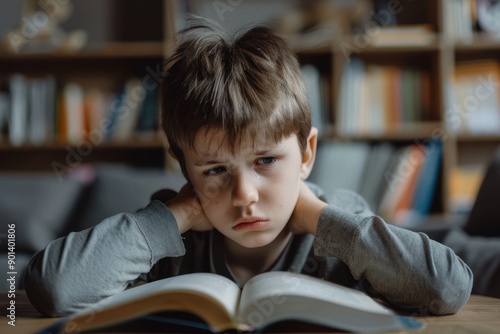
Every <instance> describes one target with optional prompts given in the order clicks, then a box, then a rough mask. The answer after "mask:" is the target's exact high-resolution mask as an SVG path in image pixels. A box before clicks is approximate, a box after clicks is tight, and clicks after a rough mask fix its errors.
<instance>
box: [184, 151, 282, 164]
mask: <svg viewBox="0 0 500 334" xmlns="http://www.w3.org/2000/svg"><path fill="white" fill-rule="evenodd" d="M281 151H282V150H281V147H279V146H277V147H274V148H272V149H265V150H260V151H257V152H255V153H253V155H267V154H276V153H280V152H281ZM205 159H211V158H209V157H207V158H205V157H203V158H202V159H200V161H196V162H194V165H195V166H207V165H219V164H224V163H227V160H214V159H211V160H205Z"/></svg>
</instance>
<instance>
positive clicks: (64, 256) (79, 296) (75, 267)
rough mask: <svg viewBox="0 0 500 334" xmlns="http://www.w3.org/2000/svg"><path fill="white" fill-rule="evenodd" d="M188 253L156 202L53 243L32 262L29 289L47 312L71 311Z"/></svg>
mask: <svg viewBox="0 0 500 334" xmlns="http://www.w3.org/2000/svg"><path fill="white" fill-rule="evenodd" d="M184 253H185V249H184V245H183V242H182V238H181V235H180V232H179V228H178V225H177V223H176V221H175V219H174V216H173V215H172V213H171V211H170V210H169V209H168V208H167V207H166V206H165V204H163V203H162V202H159V201H152V202H151V203H150V204H149V205H148V206H147V207H146V208H144V209H143V210H141V211H139V212H138V213H135V214H118V215H115V216H113V217H110V218H107V219H105V220H104V221H102V222H101V223H100V224H98V225H96V226H95V227H93V228H90V229H87V230H84V231H81V232H76V233H75V232H73V233H70V234H69V235H68V236H67V237H64V238H60V239H57V240H54V241H53V242H51V243H50V244H48V245H47V247H46V248H45V249H44V250H42V251H40V252H39V253H37V254H36V255H35V256H34V257H33V259H32V260H31V262H30V264H29V267H28V271H27V275H26V280H25V289H26V293H27V295H28V297H29V299H30V301H31V303H32V304H33V305H34V306H35V307H36V308H37V309H38V310H39V311H40V312H41V313H43V314H45V315H50V316H61V315H67V314H70V313H73V312H75V311H78V310H79V309H82V308H83V307H87V306H89V305H92V304H94V303H96V302H98V301H99V300H101V299H103V298H106V297H109V296H111V295H114V294H116V293H118V292H120V291H122V290H124V289H125V288H126V287H127V285H128V283H129V281H133V280H135V279H136V278H137V277H138V276H139V275H141V274H142V273H147V272H149V271H150V269H151V268H152V267H153V265H154V264H155V263H156V262H157V261H158V260H159V259H161V258H164V257H174V256H181V255H184Z"/></svg>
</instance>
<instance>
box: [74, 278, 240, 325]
mask: <svg viewBox="0 0 500 334" xmlns="http://www.w3.org/2000/svg"><path fill="white" fill-rule="evenodd" d="M165 291H172V292H179V291H194V292H197V293H199V294H202V295H207V296H209V297H212V298H214V299H216V300H217V301H219V302H220V303H221V304H222V305H223V306H224V308H225V309H226V310H227V311H228V313H229V314H231V315H234V314H236V308H237V303H238V300H239V295H240V289H239V287H238V286H237V285H236V284H235V283H234V282H232V281H231V280H230V279H228V278H226V277H223V276H220V275H216V274H211V273H193V274H186V275H181V276H174V277H170V278H165V279H161V280H158V281H155V282H151V283H146V284H143V285H140V286H137V287H134V288H131V289H129V290H125V291H123V292H121V293H118V294H116V295H114V296H111V297H109V298H106V299H104V300H102V301H101V302H99V303H97V304H96V305H94V306H92V307H91V308H90V311H91V312H95V311H101V310H104V309H108V308H113V307H116V306H118V305H123V304H127V303H132V302H134V301H135V300H138V299H142V298H145V297H147V296H151V295H155V294H157V293H159V292H165ZM84 312H85V311H84ZM79 314H81V313H79Z"/></svg>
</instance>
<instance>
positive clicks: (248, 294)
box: [240, 272, 392, 314]
mask: <svg viewBox="0 0 500 334" xmlns="http://www.w3.org/2000/svg"><path fill="white" fill-rule="evenodd" d="M287 296H298V297H306V298H309V299H315V300H320V301H326V302H331V303H335V304H339V305H343V306H346V307H350V308H354V309H358V310H362V311H366V312H372V313H380V314H392V312H391V311H390V310H388V309H386V308H385V307H383V306H382V305H380V304H378V303H377V302H375V301H374V300H373V299H372V298H370V297H369V296H367V295H365V294H364V293H363V292H361V291H357V290H354V289H349V288H346V287H343V286H341V285H338V284H335V283H331V282H328V281H324V280H321V279H319V278H315V277H311V276H307V275H301V274H294V273H290V272H269V273H264V274H260V275H257V276H255V277H253V278H252V279H250V280H249V281H248V282H247V284H246V285H245V286H244V288H243V292H242V295H241V301H240V309H241V310H244V309H246V308H247V307H248V306H250V305H251V304H252V303H254V302H255V301H257V300H262V299H270V300H271V301H273V302H274V303H275V304H276V305H279V304H281V303H285V301H286V298H287Z"/></svg>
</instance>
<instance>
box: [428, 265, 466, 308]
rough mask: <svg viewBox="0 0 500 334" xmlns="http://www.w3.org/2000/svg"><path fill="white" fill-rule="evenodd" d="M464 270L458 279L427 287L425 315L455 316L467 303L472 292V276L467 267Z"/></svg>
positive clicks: (442, 281)
mask: <svg viewBox="0 0 500 334" xmlns="http://www.w3.org/2000/svg"><path fill="white" fill-rule="evenodd" d="M466 269H467V270H466V271H465V273H464V274H463V275H462V276H461V278H460V279H457V280H455V281H452V280H441V281H440V282H434V283H435V284H433V285H432V287H429V293H428V299H427V303H426V304H427V307H426V309H427V310H428V312H427V313H430V314H432V315H448V314H455V313H457V312H458V311H459V310H460V309H461V308H462V307H463V306H464V305H465V304H466V303H467V301H468V300H469V297H470V294H471V291H472V283H473V275H472V271H471V270H470V269H469V268H468V267H466Z"/></svg>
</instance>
